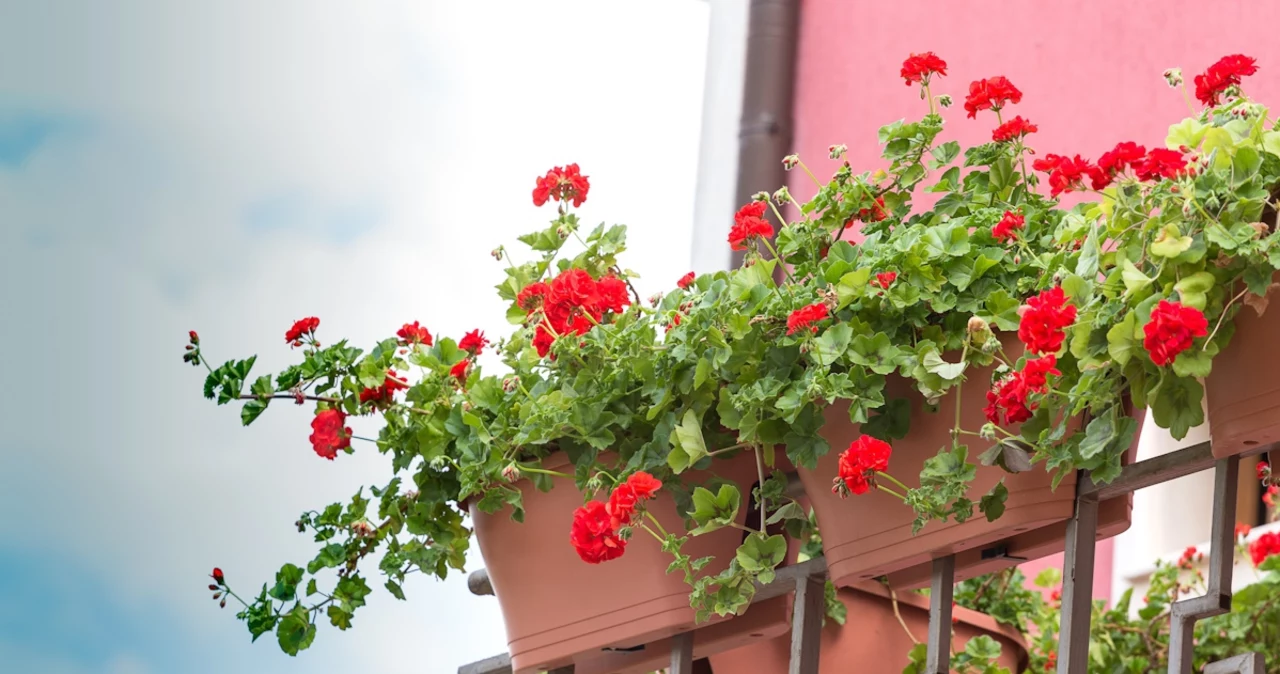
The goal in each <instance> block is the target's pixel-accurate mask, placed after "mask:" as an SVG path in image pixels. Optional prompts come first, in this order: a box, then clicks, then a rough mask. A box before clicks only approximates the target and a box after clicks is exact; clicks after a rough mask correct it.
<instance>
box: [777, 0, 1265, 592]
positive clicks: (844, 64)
mask: <svg viewBox="0 0 1280 674" xmlns="http://www.w3.org/2000/svg"><path fill="white" fill-rule="evenodd" d="M1276 26H1280V3H1262V2H1219V3H1207V2H1204V1H1203V0H1195V1H1192V0H1125V1H1123V2H1117V1H1114V0H1113V1H1110V2H1100V1H1095V2H1057V3H1041V2H1005V3H999V4H992V3H979V2H939V1H936V0H894V1H892V2H879V1H877V2H865V1H862V0H801V28H800V46H799V60H798V66H797V68H798V76H797V82H796V99H795V116H796V133H795V149H796V151H797V152H798V153H799V154H800V156H801V157H802V158H803V159H804V160H805V161H806V163H808V164H809V165H810V166H812V167H813V168H814V172H815V173H816V174H817V175H818V176H819V177H820V178H821V177H824V176H828V175H830V174H831V172H832V171H833V170H834V169H835V164H834V162H831V161H830V160H828V159H826V148H827V146H828V145H831V144H832V143H844V144H846V145H848V146H849V159H850V161H851V162H852V164H853V167H854V170H855V171H862V170H870V169H874V168H879V167H882V166H883V164H882V162H881V161H880V160H879V146H878V144H877V142H876V129H877V128H878V127H879V126H880V125H882V124H884V123H886V122H889V121H892V120H896V119H900V118H904V117H907V118H918V117H919V116H921V115H922V114H923V112H924V111H925V103H924V102H923V101H921V100H920V99H919V98H918V97H917V96H916V91H917V89H916V88H915V87H914V86H912V87H907V86H905V85H904V84H903V81H902V79H901V78H900V77H899V76H898V70H899V68H900V67H901V64H902V60H903V59H904V58H905V57H906V56H907V55H908V54H909V53H910V52H913V51H914V52H923V51H933V52H935V53H936V54H938V55H939V56H941V57H942V58H943V59H945V60H946V61H947V63H948V65H949V69H948V72H949V76H948V77H945V78H942V79H941V80H940V81H938V82H936V83H935V85H934V93H935V94H941V93H947V94H951V96H952V97H953V98H954V99H955V103H956V104H955V106H954V107H952V108H951V109H949V110H946V111H944V116H945V118H946V120H947V130H946V131H945V132H944V136H943V140H950V139H955V140H959V141H960V142H961V144H962V145H972V144H976V143H980V142H985V141H988V140H990V134H991V129H992V128H994V127H995V116H994V115H992V114H991V113H989V112H987V113H981V114H979V116H978V118H977V119H976V120H971V119H967V118H966V117H965V113H964V110H963V108H962V107H961V104H962V103H963V101H964V95H965V93H966V91H967V90H968V85H969V82H970V81H972V80H975V79H980V78H983V77H991V76H994V75H1004V76H1006V77H1008V78H1009V79H1010V80H1011V81H1012V82H1013V83H1014V84H1015V85H1016V86H1017V87H1018V88H1019V89H1021V90H1022V92H1023V100H1022V103H1021V104H1019V105H1015V106H1011V107H1010V108H1009V109H1008V111H1007V112H1006V113H1005V118H1006V119H1008V118H1009V117H1010V116H1012V115H1022V116H1023V117H1024V118H1027V119H1030V120H1031V121H1033V122H1035V123H1036V124H1038V125H1039V127H1040V132H1039V133H1037V134H1035V135H1033V136H1032V137H1031V138H1030V139H1029V141H1028V144H1029V145H1030V146H1031V147H1033V148H1035V149H1036V150H1037V151H1038V152H1039V153H1040V154H1044V153H1049V152H1052V153H1056V154H1068V153H1070V154H1075V153H1079V154H1082V155H1084V156H1085V157H1088V158H1090V159H1097V157H1098V155H1100V154H1101V153H1102V152H1104V151H1106V150H1108V149H1110V148H1111V147H1112V146H1114V145H1115V143H1116V142H1118V141H1121V140H1133V141H1136V142H1138V143H1140V144H1145V145H1147V146H1148V147H1150V146H1161V145H1163V142H1164V137H1165V133H1166V131H1167V129H1168V126H1169V125H1170V124H1172V123H1174V122H1177V121H1179V120H1181V119H1182V118H1183V117H1184V116H1186V114H1187V107H1186V104H1185V103H1184V102H1183V98H1182V96H1181V94H1180V93H1179V92H1177V91H1175V90H1172V89H1170V88H1168V87H1167V86H1166V85H1165V83H1164V80H1163V79H1162V77H1161V73H1162V72H1163V71H1164V70H1165V69H1166V68H1169V67H1174V66H1177V67H1181V68H1182V69H1183V72H1184V75H1185V77H1186V80H1187V83H1188V85H1190V83H1191V78H1192V77H1193V76H1194V75H1196V74H1197V73H1199V72H1202V71H1203V70H1204V69H1205V68H1206V67H1207V66H1208V65H1209V64H1211V63H1213V62H1214V61H1215V60H1217V59H1218V58H1219V57H1220V56H1223V55H1226V54H1231V53H1244V54H1248V55H1250V56H1253V57H1255V58H1257V59H1258V64H1259V67H1260V71H1259V74H1258V75H1255V76H1254V77H1252V78H1249V79H1247V80H1246V81H1245V88H1246V90H1247V91H1248V92H1249V93H1250V95H1252V96H1253V97H1254V98H1256V99H1258V100H1261V101H1263V102H1268V101H1269V102H1271V103H1273V104H1274V105H1275V106H1280V39H1277V38H1276V37H1275V36H1276V29H1275V28H1276ZM791 176H792V183H791V190H792V192H793V193H795V194H796V195H797V197H808V196H811V195H812V194H813V192H814V187H813V185H812V183H810V182H809V181H808V179H807V178H806V177H805V176H804V175H803V174H802V173H801V172H798V171H797V172H795V173H793V174H791ZM1111 562H1112V545H1111V542H1110V541H1107V542H1105V543H1104V544H1102V545H1100V546H1099V547H1098V558H1097V568H1096V574H1095V580H1094V596H1095V597H1098V598H1105V597H1108V596H1109V594H1110V579H1111V566H1112V564H1111ZM1050 564H1054V565H1058V566H1060V565H1061V559H1060V558H1052V559H1048V560H1042V561H1040V562H1036V563H1032V564H1029V565H1028V567H1033V568H1028V569H1027V571H1028V575H1029V576H1034V575H1035V573H1038V572H1039V570H1040V569H1042V568H1044V567H1045V566H1047V565H1050Z"/></svg>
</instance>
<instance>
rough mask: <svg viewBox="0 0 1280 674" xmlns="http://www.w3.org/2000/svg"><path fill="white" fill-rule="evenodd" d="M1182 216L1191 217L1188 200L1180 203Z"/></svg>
mask: <svg viewBox="0 0 1280 674" xmlns="http://www.w3.org/2000/svg"><path fill="white" fill-rule="evenodd" d="M1182 214H1183V215H1191V201H1190V200H1188V201H1184V202H1182Z"/></svg>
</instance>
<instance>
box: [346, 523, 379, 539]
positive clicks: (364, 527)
mask: <svg viewBox="0 0 1280 674" xmlns="http://www.w3.org/2000/svg"><path fill="white" fill-rule="evenodd" d="M374 531H375V529H374V528H373V525H372V524H369V523H368V522H366V521H364V520H360V521H359V522H356V523H355V524H352V525H351V533H353V534H355V535H356V537H357V538H369V537H370V536H373V534H374Z"/></svg>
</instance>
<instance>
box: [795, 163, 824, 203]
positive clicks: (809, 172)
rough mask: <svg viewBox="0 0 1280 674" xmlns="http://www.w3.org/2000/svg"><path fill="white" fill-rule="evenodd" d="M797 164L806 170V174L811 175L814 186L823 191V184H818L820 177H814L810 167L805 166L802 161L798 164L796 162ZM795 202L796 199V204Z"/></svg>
mask: <svg viewBox="0 0 1280 674" xmlns="http://www.w3.org/2000/svg"><path fill="white" fill-rule="evenodd" d="M796 163H797V164H799V165H800V168H802V169H804V172H805V173H807V174H809V180H812V181H813V184H814V185H817V186H818V189H822V183H820V182H818V177H817V176H815V175H813V171H810V170H809V167H808V166H805V165H804V162H802V161H798V162H796ZM794 201H795V200H794V199H792V202H794Z"/></svg>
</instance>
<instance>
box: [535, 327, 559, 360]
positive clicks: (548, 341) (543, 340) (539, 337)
mask: <svg viewBox="0 0 1280 674" xmlns="http://www.w3.org/2000/svg"><path fill="white" fill-rule="evenodd" d="M555 341H556V338H555V337H552V336H551V333H550V332H548V331H547V327H546V326H545V325H539V326H538V329H537V330H534V332H533V348H534V349H536V350H537V351H538V357H539V358H546V357H547V354H548V353H550V352H551V345H552V344H553V343H554V342H555Z"/></svg>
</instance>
